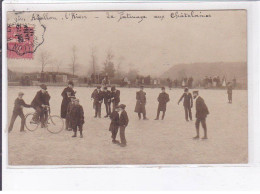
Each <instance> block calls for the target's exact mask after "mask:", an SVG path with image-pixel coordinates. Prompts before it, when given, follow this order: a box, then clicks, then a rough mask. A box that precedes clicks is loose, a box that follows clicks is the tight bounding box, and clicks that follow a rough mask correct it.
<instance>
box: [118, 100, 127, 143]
mask: <svg viewBox="0 0 260 194" xmlns="http://www.w3.org/2000/svg"><path fill="white" fill-rule="evenodd" d="M125 107H126V105H124V104H121V105H120V106H119V112H120V116H119V127H120V141H121V143H120V146H121V147H125V146H126V138H125V128H126V127H127V125H128V122H129V119H128V116H127V112H126V111H125Z"/></svg>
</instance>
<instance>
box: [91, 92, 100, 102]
mask: <svg viewBox="0 0 260 194" xmlns="http://www.w3.org/2000/svg"><path fill="white" fill-rule="evenodd" d="M91 98H93V99H94V103H100V101H101V103H102V102H103V92H102V91H99V92H98V90H97V89H95V90H94V91H93V92H92V94H91Z"/></svg>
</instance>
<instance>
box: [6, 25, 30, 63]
mask: <svg viewBox="0 0 260 194" xmlns="http://www.w3.org/2000/svg"><path fill="white" fill-rule="evenodd" d="M33 49H34V28H33V27H32V26H28V25H26V24H16V25H8V27H7V57H8V58H16V59H19V58H24V59H32V58H33Z"/></svg>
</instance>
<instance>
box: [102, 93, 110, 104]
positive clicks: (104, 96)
mask: <svg viewBox="0 0 260 194" xmlns="http://www.w3.org/2000/svg"><path fill="white" fill-rule="evenodd" d="M111 96H112V94H111V92H110V91H108V90H107V91H103V98H104V103H105V104H107V103H111Z"/></svg>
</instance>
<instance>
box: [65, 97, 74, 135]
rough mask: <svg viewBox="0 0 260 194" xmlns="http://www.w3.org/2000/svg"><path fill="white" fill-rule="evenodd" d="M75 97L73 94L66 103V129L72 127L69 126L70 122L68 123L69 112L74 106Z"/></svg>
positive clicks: (69, 129)
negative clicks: (67, 103)
mask: <svg viewBox="0 0 260 194" xmlns="http://www.w3.org/2000/svg"><path fill="white" fill-rule="evenodd" d="M75 99H76V97H75V96H72V97H71V101H70V103H69V105H68V108H67V114H66V125H67V127H68V128H67V130H68V131H72V127H71V123H70V112H71V110H72V108H73V106H74V101H75Z"/></svg>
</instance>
